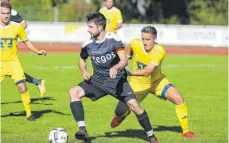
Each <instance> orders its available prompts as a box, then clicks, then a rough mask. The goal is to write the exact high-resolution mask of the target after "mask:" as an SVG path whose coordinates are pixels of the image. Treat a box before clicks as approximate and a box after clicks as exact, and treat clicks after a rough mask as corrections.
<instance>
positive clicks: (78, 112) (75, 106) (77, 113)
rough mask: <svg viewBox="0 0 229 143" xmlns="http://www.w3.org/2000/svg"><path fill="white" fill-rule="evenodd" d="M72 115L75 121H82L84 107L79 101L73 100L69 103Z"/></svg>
mask: <svg viewBox="0 0 229 143" xmlns="http://www.w3.org/2000/svg"><path fill="white" fill-rule="evenodd" d="M70 107H71V111H72V115H73V117H74V119H75V120H76V122H79V121H84V109H83V104H82V102H81V101H74V102H71V103H70Z"/></svg>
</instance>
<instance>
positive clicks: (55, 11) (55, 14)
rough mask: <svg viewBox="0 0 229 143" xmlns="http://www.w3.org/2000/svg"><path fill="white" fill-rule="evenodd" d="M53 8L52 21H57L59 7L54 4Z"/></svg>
mask: <svg viewBox="0 0 229 143" xmlns="http://www.w3.org/2000/svg"><path fill="white" fill-rule="evenodd" d="M53 10H54V17H53V21H54V22H58V16H59V9H58V7H57V6H54V7H53Z"/></svg>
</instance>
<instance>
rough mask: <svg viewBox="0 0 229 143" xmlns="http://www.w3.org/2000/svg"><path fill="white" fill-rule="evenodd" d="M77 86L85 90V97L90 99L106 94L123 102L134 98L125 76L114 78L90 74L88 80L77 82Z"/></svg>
mask: <svg viewBox="0 0 229 143" xmlns="http://www.w3.org/2000/svg"><path fill="white" fill-rule="evenodd" d="M79 86H80V87H81V88H83V90H84V91H85V97H88V98H90V99H91V100H92V101H96V100H97V99H99V98H101V97H103V96H106V95H111V96H113V97H115V98H117V99H118V100H120V101H122V102H124V103H126V102H127V101H128V100H130V99H136V96H135V94H134V92H133V90H132V88H131V87H130V85H129V83H128V81H127V79H126V77H125V76H122V77H120V78H115V79H112V78H110V77H101V76H92V77H91V79H90V80H89V81H83V82H81V83H79Z"/></svg>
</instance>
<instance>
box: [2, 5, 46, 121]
mask: <svg viewBox="0 0 229 143" xmlns="http://www.w3.org/2000/svg"><path fill="white" fill-rule="evenodd" d="M10 16H11V4H10V3H9V2H7V1H3V2H1V9H0V18H1V23H0V40H1V42H0V53H1V63H0V66H1V84H2V82H3V80H4V79H5V77H6V76H10V77H11V78H12V79H13V80H14V82H15V84H16V86H17V88H18V90H19V92H20V93H21V97H22V103H23V105H24V108H25V111H26V117H27V119H28V120H29V121H35V120H36V119H35V118H34V116H33V115H32V113H31V108H30V94H29V92H28V91H27V87H26V84H25V75H24V71H23V69H22V66H21V63H20V60H19V55H18V50H17V40H18V38H20V39H21V41H22V42H23V43H24V44H25V45H26V46H27V47H28V48H29V49H30V50H31V51H33V52H34V53H36V54H38V55H46V51H44V50H37V49H36V48H35V47H34V46H33V45H32V43H31V42H30V41H29V40H28V39H27V35H26V33H25V31H24V29H23V27H22V25H21V24H18V23H15V22H12V21H10Z"/></svg>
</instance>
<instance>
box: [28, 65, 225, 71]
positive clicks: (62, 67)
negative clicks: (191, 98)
mask: <svg viewBox="0 0 229 143" xmlns="http://www.w3.org/2000/svg"><path fill="white" fill-rule="evenodd" d="M194 68H195V69H203V68H208V69H216V70H217V69H224V68H228V65H227V64H184V65H182V64H167V65H162V69H194ZM24 69H34V70H49V69H54V70H61V69H63V70H78V69H79V68H78V66H24ZM88 69H92V67H90V66H88Z"/></svg>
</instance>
